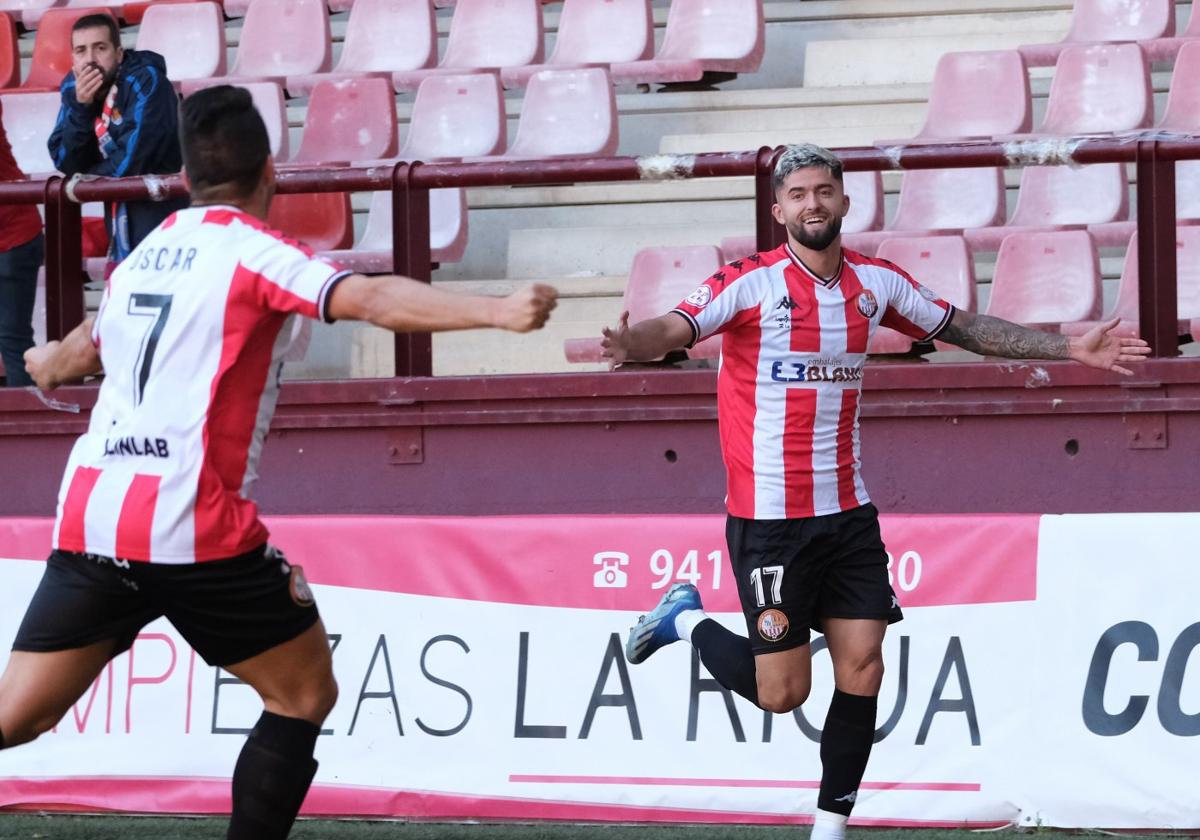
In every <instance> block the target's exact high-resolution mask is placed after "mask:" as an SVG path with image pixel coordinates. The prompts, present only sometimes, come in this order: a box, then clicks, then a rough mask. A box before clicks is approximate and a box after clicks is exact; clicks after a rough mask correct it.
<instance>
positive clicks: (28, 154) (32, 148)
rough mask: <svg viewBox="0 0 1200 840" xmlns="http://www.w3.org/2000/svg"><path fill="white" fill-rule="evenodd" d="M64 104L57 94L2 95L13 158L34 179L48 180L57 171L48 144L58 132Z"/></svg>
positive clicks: (2, 105)
mask: <svg viewBox="0 0 1200 840" xmlns="http://www.w3.org/2000/svg"><path fill="white" fill-rule="evenodd" d="M60 104H61V100H60V98H59V94H58V93H57V92H43V93H5V94H0V109H2V110H3V117H4V131H5V133H6V134H7V135H8V142H9V144H10V145H11V146H12V150H13V157H14V158H16V161H17V166H19V167H21V171H22V172H24V173H25V174H26V175H29V176H30V177H34V178H38V177H45V176H47V175H51V174H53V173H54V172H55V171H56V170H57V167H55V165H54V161H53V160H52V159H51V158H50V150H49V149H48V148H47V147H46V141H47V140H49V139H50V132H51V131H53V130H54V122H55V120H56V119H57V118H58V109H59V105H60Z"/></svg>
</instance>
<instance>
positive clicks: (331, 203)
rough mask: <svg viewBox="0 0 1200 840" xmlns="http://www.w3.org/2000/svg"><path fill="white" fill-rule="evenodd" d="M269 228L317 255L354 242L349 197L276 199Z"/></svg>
mask: <svg viewBox="0 0 1200 840" xmlns="http://www.w3.org/2000/svg"><path fill="white" fill-rule="evenodd" d="M255 2H258V0H255ZM267 224H268V225H270V226H271V227H273V228H275V229H276V230H278V231H280V232H282V233H283V234H285V235H286V236H290V237H292V238H293V239H297V240H299V241H300V242H303V243H304V244H305V245H307V246H308V247H309V248H311V249H312V250H314V251H335V250H338V249H341V248H349V247H350V243H351V242H352V241H353V238H354V225H353V223H352V216H351V211H350V196H349V195H348V194H346V193H293V194H289V195H277V196H275V198H274V199H273V200H272V201H271V212H270V215H268V216H267Z"/></svg>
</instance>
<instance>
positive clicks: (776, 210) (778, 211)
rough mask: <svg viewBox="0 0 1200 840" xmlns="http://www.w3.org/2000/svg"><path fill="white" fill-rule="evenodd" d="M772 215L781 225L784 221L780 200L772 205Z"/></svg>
mask: <svg viewBox="0 0 1200 840" xmlns="http://www.w3.org/2000/svg"><path fill="white" fill-rule="evenodd" d="M771 216H772V217H773V218H774V219H775V221H776V222H777V223H779V224H781V225H782V224H783V223H784V221H783V208H782V207H780V206H779V202H778V201H777V202H775V203H774V204H772V205H771Z"/></svg>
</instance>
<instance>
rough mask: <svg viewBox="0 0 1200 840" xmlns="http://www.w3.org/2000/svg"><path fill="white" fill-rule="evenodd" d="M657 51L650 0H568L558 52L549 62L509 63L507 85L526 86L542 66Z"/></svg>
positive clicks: (605, 61) (561, 18)
mask: <svg viewBox="0 0 1200 840" xmlns="http://www.w3.org/2000/svg"><path fill="white" fill-rule="evenodd" d="M653 52H654V17H653V15H652V13H651V9H650V0H566V2H565V3H564V4H563V7H562V14H561V15H560V16H559V19H558V35H557V37H556V38H555V41H554V52H552V53H551V54H550V58H549V59H548V60H547V62H546V63H545V64H530V65H526V66H524V67H506V68H504V70H502V71H501V78H502V80H503V81H504V86H505V87H506V88H512V87H524V86H525V85H526V84H527V83H528V82H529V78H530V76H532V75H533V74H534V73H536V72H538V71H539V70H545V69H547V68H555V67H563V66H590V65H596V64H613V63H619V62H630V61H642V60H644V59H648V58H650V56H651V54H653Z"/></svg>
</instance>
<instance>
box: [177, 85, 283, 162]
mask: <svg viewBox="0 0 1200 840" xmlns="http://www.w3.org/2000/svg"><path fill="white" fill-rule="evenodd" d="M226 83H230V84H234V85H236V86H237V87H242V88H245V89H246V90H248V91H250V96H251V98H252V99H253V100H254V107H255V108H257V109H258V113H259V116H261V117H262V118H263V122H264V123H265V124H266V126H267V139H268V140H269V141H270V143H271V155H272V156H273V157H274V158H275V160H277V161H285V160H287V158H288V154H289V152H290V149H291V144H290V143H289V142H288V121H287V102H286V100H285V99H284V97H283V88H282V87H280V86H279V84H278V83H277V82H239V81H237V80H236V79H220V78H213V79H197V80H195V81H192V82H187V83H185V84H184V86H183V89H184V93H186V94H187V95H191V94H193V93H195V92H196V91H198V90H203V89H204V88H206V87H212V86H213V85H219V84H226Z"/></svg>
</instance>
